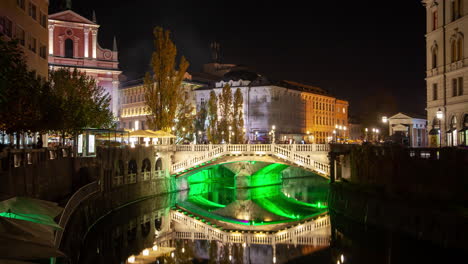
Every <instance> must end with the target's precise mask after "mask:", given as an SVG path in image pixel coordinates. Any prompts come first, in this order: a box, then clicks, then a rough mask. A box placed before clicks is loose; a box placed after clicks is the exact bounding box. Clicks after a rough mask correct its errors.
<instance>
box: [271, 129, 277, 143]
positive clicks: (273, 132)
mask: <svg viewBox="0 0 468 264" xmlns="http://www.w3.org/2000/svg"><path fill="white" fill-rule="evenodd" d="M275 129H276V126H275V125H272V126H271V134H272V137H273V140H272V142H271V143H273V144H275Z"/></svg>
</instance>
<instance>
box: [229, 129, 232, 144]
mask: <svg viewBox="0 0 468 264" xmlns="http://www.w3.org/2000/svg"><path fill="white" fill-rule="evenodd" d="M231 131H232V126H229V144H231Z"/></svg>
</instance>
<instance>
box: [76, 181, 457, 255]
mask: <svg viewBox="0 0 468 264" xmlns="http://www.w3.org/2000/svg"><path fill="white" fill-rule="evenodd" d="M192 187H193V188H191V190H190V192H185V193H178V194H171V195H163V196H158V197H155V198H151V199H148V200H145V201H142V202H139V203H135V204H132V205H129V206H127V207H125V208H122V209H121V210H119V211H116V212H114V213H112V214H111V215H109V216H107V217H106V218H105V219H104V220H103V221H101V222H99V223H98V224H97V225H96V226H95V227H94V228H93V230H91V232H89V234H88V236H87V237H86V241H85V242H84V243H83V247H82V249H81V251H80V252H81V253H80V259H79V261H78V263H274V262H276V263H319V264H321V263H323V264H325V263H327V264H328V263H339V264H342V263H388V264H390V263H435V262H436V261H437V262H439V263H447V261H446V260H447V259H451V258H460V259H463V258H462V257H463V254H465V253H466V252H463V251H461V250H457V249H446V248H445V249H444V248H440V247H437V246H434V245H430V244H429V243H425V242H421V241H418V240H417V239H414V238H409V237H406V236H402V235H400V234H396V233H394V232H391V231H388V230H381V229H372V228H370V227H367V226H362V225H359V224H356V223H353V222H351V221H349V220H347V219H344V218H342V217H339V216H336V215H334V214H331V216H329V214H328V213H327V212H326V211H325V212H323V210H326V209H325V208H319V207H317V206H318V203H319V202H320V203H323V205H326V197H327V188H326V185H322V183H321V181H320V180H315V179H312V178H303V179H289V180H284V182H283V184H281V185H276V186H267V187H261V188H255V190H254V189H252V190H250V191H246V190H236V189H235V188H233V187H232V186H230V185H223V184H222V183H220V182H218V183H215V184H205V185H198V186H197V187H195V186H192ZM263 188H264V189H263ZM247 201H248V202H249V203H250V204H255V205H256V207H255V208H256V209H255V210H257V209H258V210H259V211H258V212H257V211H251V214H250V215H249V217H250V219H249V220H248V221H251V222H249V223H251V224H252V225H251V224H249V225H240V224H234V223H232V222H229V221H228V222H224V220H225V219H230V220H232V221H234V222H235V221H238V220H239V219H240V220H242V219H245V218H242V217H241V216H239V215H238V213H239V210H240V209H239V208H241V207H240V206H236V207H235V206H233V204H239V205H241V204H242V203H244V202H247ZM267 201H268V202H269V203H268V205H266V204H267ZM271 203H275V205H274V206H275V207H274V209H272V208H273V207H271V206H272V205H271ZM283 206H286V207H289V206H292V207H294V208H295V209H297V211H296V212H294V213H293V214H292V215H291V212H290V211H287V209H283ZM226 208H235V210H234V209H232V210H226ZM195 209H196V210H198V211H196V212H195ZM192 210H193V211H192ZM314 210H315V211H314ZM242 212H249V211H248V210H244V211H242ZM259 212H261V213H259ZM263 214H265V215H263ZM311 214H312V217H309V216H310V215H311ZM212 215H214V216H216V217H219V219H220V220H216V219H212V218H210V217H211V216H212ZM247 215H248V214H247ZM266 215H268V217H271V218H272V219H271V221H265V216H266ZM296 215H299V216H300V217H305V218H298V219H296V218H294V217H295V216H296ZM293 216H294V217H293ZM197 217H198V219H197ZM260 217H264V218H263V220H264V222H268V223H269V224H268V225H266V224H265V223H264V224H263V225H260V224H258V223H259V222H261V221H259V219H260ZM317 219H318V220H317ZM203 220H204V221H203ZM281 221H284V222H281ZM223 222H224V223H223ZM277 222H281V223H280V224H281V225H277V226H276V227H274V228H269V227H268V226H275V223H276V224H277ZM254 223H255V224H254ZM257 224H258V225H257ZM317 224H318V225H319V226H316V225H317ZM234 225H235V226H234ZM238 226H243V228H240V229H239V228H234V227H238ZM259 230H262V231H259ZM461 263H463V262H461Z"/></svg>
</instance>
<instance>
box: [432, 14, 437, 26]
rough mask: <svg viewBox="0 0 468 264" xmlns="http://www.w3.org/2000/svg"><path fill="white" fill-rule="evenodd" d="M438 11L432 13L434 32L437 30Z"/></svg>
mask: <svg viewBox="0 0 468 264" xmlns="http://www.w3.org/2000/svg"><path fill="white" fill-rule="evenodd" d="M437 22H438V21H437V10H435V11H434V12H432V30H435V29H436V28H437Z"/></svg>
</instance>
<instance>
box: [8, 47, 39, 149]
mask: <svg viewBox="0 0 468 264" xmlns="http://www.w3.org/2000/svg"><path fill="white" fill-rule="evenodd" d="M46 85H47V84H46V83H45V82H44V81H43V80H40V79H39V78H37V77H36V74H35V73H34V72H32V71H29V70H28V69H27V65H26V62H25V60H24V54H23V51H22V49H21V48H20V47H19V46H18V42H17V41H5V40H3V39H1V38H0V130H3V131H6V133H8V134H13V133H16V136H17V142H19V138H20V134H23V133H30V132H37V131H39V130H41V129H42V128H41V123H40V122H39V121H40V120H41V119H42V113H41V111H40V110H41V107H40V104H41V99H42V98H43V96H42V95H43V89H44V88H45V87H46Z"/></svg>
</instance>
